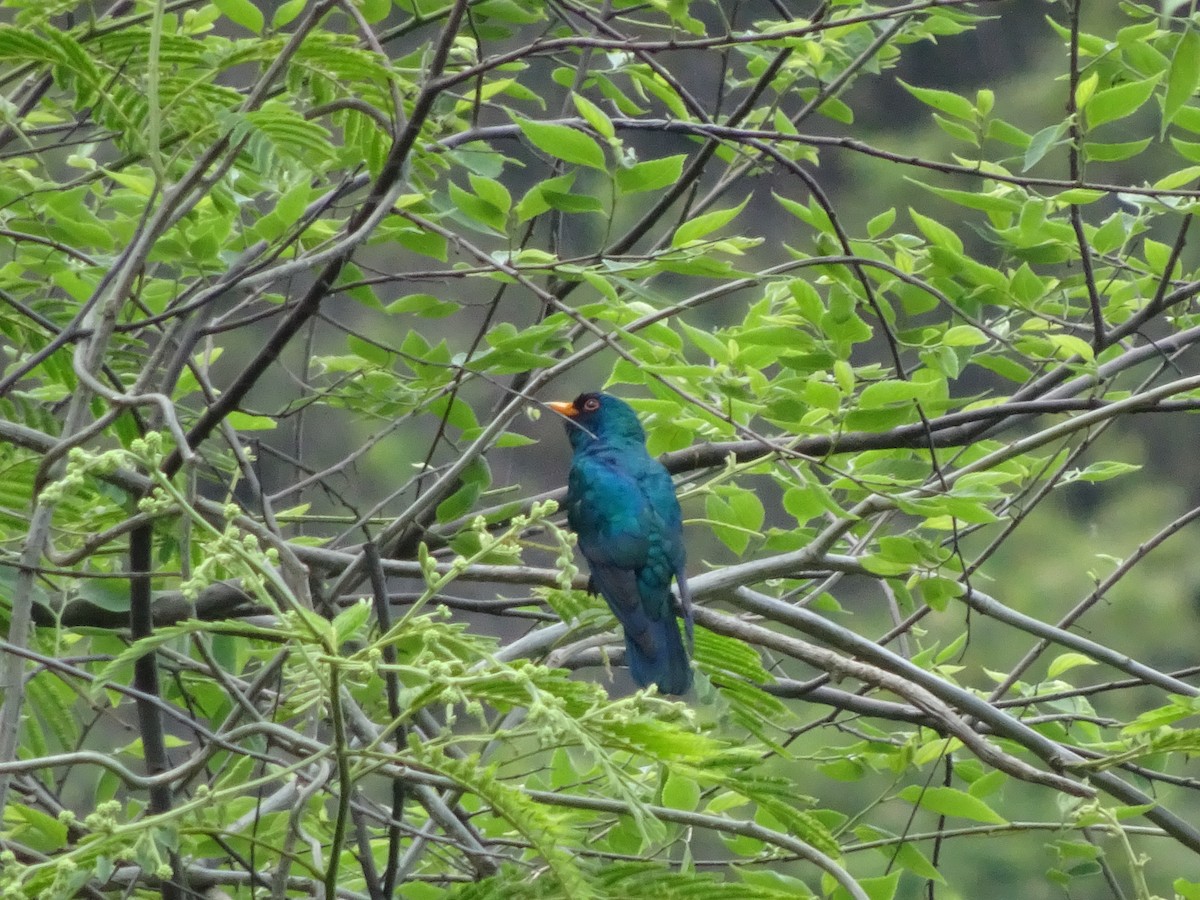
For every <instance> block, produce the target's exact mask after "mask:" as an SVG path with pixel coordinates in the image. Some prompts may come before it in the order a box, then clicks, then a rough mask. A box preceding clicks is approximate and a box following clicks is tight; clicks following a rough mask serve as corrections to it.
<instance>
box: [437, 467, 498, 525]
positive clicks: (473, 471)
mask: <svg viewBox="0 0 1200 900" xmlns="http://www.w3.org/2000/svg"><path fill="white" fill-rule="evenodd" d="M460 478H461V479H462V483H461V486H460V487H459V488H458V490H456V491H455V492H454V493H453V494H451V495H450V496H449V497H447V498H446V499H445V500H443V501H442V502H441V503H439V504H438V508H437V520H438V521H439V522H451V521H453V520H455V519H458V518H461V517H462V516H464V515H465V514H466V513H467V512H468V511H470V509H471V507H472V506H474V505H475V501H476V500H478V499H479V495H480V494H482V493H483V492H484V490H485V489H486V488H487V486H488V485H489V484H491V482H492V473H491V470H490V469H489V468H488V465H487V462H485V461H484V459H483V458H482V457H476V458H475V459H473V460H472V461H471V462H470V463H469V464H468V465H467V467H466V468H465V469H463V472H462V475H461V476H460Z"/></svg>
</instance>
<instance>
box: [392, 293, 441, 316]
mask: <svg viewBox="0 0 1200 900" xmlns="http://www.w3.org/2000/svg"><path fill="white" fill-rule="evenodd" d="M458 310H459V305H458V304H457V303H454V302H452V301H450V300H443V299H441V298H440V297H435V296H433V294H409V295H408V296H407V297H401V298H400V299H399V300H393V301H392V302H391V303H389V304H388V305H387V306H385V307H384V312H389V313H413V314H415V315H418V316H423V317H425V318H427V319H442V318H445V317H446V316H451V315H454V313H456V312H458Z"/></svg>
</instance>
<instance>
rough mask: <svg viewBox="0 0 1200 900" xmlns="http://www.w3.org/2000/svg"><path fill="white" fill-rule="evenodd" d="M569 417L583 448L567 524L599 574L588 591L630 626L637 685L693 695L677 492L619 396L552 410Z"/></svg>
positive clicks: (578, 451)
mask: <svg viewBox="0 0 1200 900" xmlns="http://www.w3.org/2000/svg"><path fill="white" fill-rule="evenodd" d="M548 405H549V406H550V408H551V409H553V410H554V411H555V412H557V413H561V414H562V415H564V416H566V417H567V422H566V428H567V437H568V438H569V439H570V441H571V448H572V450H574V458H573V459H572V461H571V472H570V475H569V476H568V479H567V522H568V523H569V524H570V526H571V528H572V529H573V530H574V531H575V533H576V534H577V535H578V536H579V549H580V550H582V551H583V555H584V558H586V559H587V561H588V567H589V568H590V569H591V581H590V582H589V584H588V589H589V590H590V591H592V592H593V593H598V594H599V595H600V596H601V597H603V598H604V599H605V600H606V601H607V602H608V605H609V608H610V609H612V611H613V615H615V616H616V617H617V619H618V621H620V623H621V625H622V626H623V627H624V628H625V656H626V659H627V661H628V663H629V671H630V674H632V675H633V680H634V681H636V682H637V683H638V684H640V685H642V686H643V687H645V686H646V685H649V684H657V685H658V689H659V690H660V691H662V692H663V693H664V694H683V693H686V692H687V690H688V689H689V688H690V687H691V685H692V670H691V666H690V665H689V663H688V653H687V651H686V650H685V649H684V645H683V640H682V639H681V637H680V634H679V625H678V624H677V623H676V621H675V603H674V601H673V600H672V598H671V579H672V578H674V579H676V581H677V582H678V584H679V596H680V601H681V606H682V609H683V621H684V625H685V628H686V630H687V637H688V645H689V646H690V645H691V643H692V602H691V595H690V594H689V593H688V587H687V578H686V577H685V575H684V571H683V564H684V557H685V554H684V547H683V521H682V518H681V516H680V512H679V501H678V500H677V499H676V498H675V485H674V484H673V483H672V482H671V476H670V475H669V474H668V473H667V470H666V469H665V468H663V465H662V463H660V462H659V461H658V460H656V459H654V458H653V457H652V456H650V454H649V453H647V452H646V433H645V432H644V431H643V430H642V425H641V423H640V422H639V421H638V418H637V414H636V413H635V412H634V411H633V409H632V408H630V406H629V405H628V404H627V403H625V402H624V401H622V400H618V399H617V398H616V397H613V396H611V395H609V394H596V393H590V394H580V395H579V396H578V397H576V398H575V399H574V400H573V401H571V402H569V403H567V402H557V403H550V404H548Z"/></svg>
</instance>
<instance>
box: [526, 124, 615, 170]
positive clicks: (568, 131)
mask: <svg viewBox="0 0 1200 900" xmlns="http://www.w3.org/2000/svg"><path fill="white" fill-rule="evenodd" d="M512 119H513V122H515V123H516V126H517V127H518V128H520V129H521V133H522V134H524V135H525V137H526V138H528V140H529V142H530V143H531V144H533V146H535V147H537V148H538V149H539V150H541V151H542V152H543V153H549V154H550V155H551V156H553V157H554V158H555V159H561V160H562V161H563V162H568V163H575V164H577V165H581V166H589V167H590V168H593V169H601V170H603V169H605V161H604V150H603V149H602V148H601V147H600V145H599V144H597V143H596V142H595V141H594V140H593V139H592V138H590V137H588V136H587V135H586V134H584V133H583V132H582V131H576V130H575V129H574V128H571V127H570V126H569V125H558V124H555V123H553V122H535V121H534V120H532V119H525V118H522V117H521V116H513V117H512Z"/></svg>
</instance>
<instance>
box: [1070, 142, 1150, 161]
mask: <svg viewBox="0 0 1200 900" xmlns="http://www.w3.org/2000/svg"><path fill="white" fill-rule="evenodd" d="M1151 140H1152V138H1145V139H1144V140H1140V141H1125V142H1123V143H1117V144H1099V143H1096V142H1095V141H1088V142H1087V143H1085V144H1084V145H1083V152H1084V153H1085V154H1086V155H1087V158H1088V159H1089V160H1091V161H1093V162H1120V161H1121V160H1123V159H1132V158H1133V157H1135V156H1137V155H1138V154H1139V153H1141V152H1142V151H1143V150H1145V149H1146V148H1147V147H1149V146H1150V142H1151Z"/></svg>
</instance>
